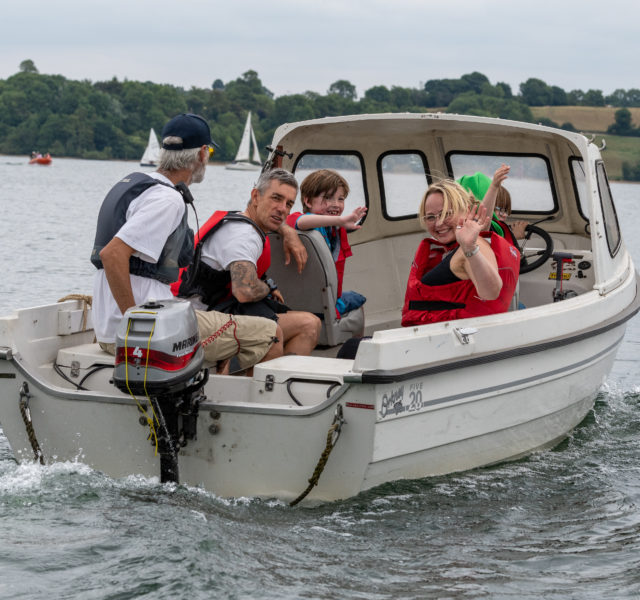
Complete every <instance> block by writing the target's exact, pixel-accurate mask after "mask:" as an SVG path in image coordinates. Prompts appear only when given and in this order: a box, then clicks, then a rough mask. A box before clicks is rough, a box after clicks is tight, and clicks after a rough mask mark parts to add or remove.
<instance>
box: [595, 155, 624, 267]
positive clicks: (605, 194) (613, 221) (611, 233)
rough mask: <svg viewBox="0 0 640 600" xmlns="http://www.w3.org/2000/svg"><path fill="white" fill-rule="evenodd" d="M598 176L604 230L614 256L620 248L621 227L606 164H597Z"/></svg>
mask: <svg viewBox="0 0 640 600" xmlns="http://www.w3.org/2000/svg"><path fill="white" fill-rule="evenodd" d="M596 175H597V178H598V192H599V193H600V205H601V206H602V216H603V217H604V230H605V232H606V235H607V244H608V246H609V252H610V254H611V256H614V255H615V253H616V252H617V251H618V248H619V247H620V226H619V224H618V215H617V214H616V208H615V206H614V205H613V198H612V197H611V190H610V189H609V181H608V180H607V173H606V172H605V170H604V163H602V162H599V163H597V164H596Z"/></svg>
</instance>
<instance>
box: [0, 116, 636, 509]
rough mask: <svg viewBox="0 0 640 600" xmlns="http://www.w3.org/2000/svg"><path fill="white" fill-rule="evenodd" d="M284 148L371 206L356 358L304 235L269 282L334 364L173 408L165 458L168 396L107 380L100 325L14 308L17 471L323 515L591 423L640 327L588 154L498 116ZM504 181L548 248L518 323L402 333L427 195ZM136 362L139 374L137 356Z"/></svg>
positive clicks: (318, 132)
mask: <svg viewBox="0 0 640 600" xmlns="http://www.w3.org/2000/svg"><path fill="white" fill-rule="evenodd" d="M273 148H274V150H273V151H272V153H271V155H270V157H269V159H268V163H269V164H270V165H282V166H284V167H285V168H287V169H290V170H293V171H294V172H295V173H296V174H297V175H298V176H299V179H301V178H302V177H303V176H304V174H305V173H306V172H308V171H309V170H311V169H316V168H319V167H328V168H334V169H337V170H339V171H340V172H341V174H343V176H345V177H346V178H347V180H348V181H349V183H350V187H351V193H350V195H349V197H348V203H350V205H352V206H355V205H360V204H363V203H366V204H367V206H368V209H369V210H368V214H367V217H366V219H365V221H364V223H363V225H362V228H361V229H359V230H358V231H356V232H353V233H352V234H350V242H351V244H352V249H353V253H354V254H353V256H352V257H351V258H350V259H348V260H347V265H346V273H345V283H344V285H345V289H354V290H357V291H358V292H360V293H362V294H364V295H365V296H366V297H367V302H366V304H365V333H366V334H367V335H368V336H372V337H371V338H370V339H365V340H363V341H362V342H361V343H360V345H359V347H358V350H357V354H356V355H355V358H354V359H338V358H334V357H335V356H336V351H337V349H338V347H339V345H340V344H341V343H342V342H344V341H345V339H347V338H348V337H350V335H351V331H350V323H349V319H343V320H342V321H337V320H336V317H335V311H334V308H333V307H334V304H335V289H336V275H335V268H334V267H333V261H332V260H331V257H330V256H329V252H328V248H327V247H326V244H324V242H322V241H320V242H319V243H318V240H317V238H316V235H315V234H314V233H313V232H312V233H309V234H305V235H304V236H303V239H304V240H305V243H306V244H307V246H308V249H309V256H310V257H309V263H308V265H307V267H306V268H305V271H304V273H303V274H302V276H298V275H297V272H296V269H295V268H294V267H293V266H291V267H284V266H281V265H280V261H279V258H278V256H277V255H276V254H277V250H278V248H279V246H280V245H279V244H277V243H272V247H273V249H274V257H273V266H272V272H271V274H272V276H273V277H274V278H275V279H276V281H277V282H278V284H279V287H280V289H281V290H282V291H283V293H284V296H285V299H286V300H287V303H288V304H289V305H290V306H292V308H306V309H308V310H311V311H313V312H319V313H323V314H324V324H323V328H324V331H323V337H322V341H323V343H324V346H323V347H319V348H318V349H317V350H316V351H315V352H314V355H313V356H309V357H304V356H285V357H281V358H279V359H277V360H274V361H270V362H266V363H262V364H259V365H256V367H255V369H254V372H253V376H252V377H242V376H222V375H213V374H210V375H209V378H208V381H206V382H205V379H204V378H202V379H198V381H197V385H196V383H194V384H193V385H194V389H195V387H198V386H200V385H201V386H202V387H201V388H200V390H199V391H198V392H197V393H195V392H194V395H193V396H190V399H189V401H188V402H185V403H183V406H182V408H180V409H179V410H178V409H176V410H174V411H173V414H168V413H167V411H165V410H164V409H162V410H163V412H164V413H165V414H164V417H165V418H164V419H161V420H162V421H163V422H164V421H169V425H168V426H167V427H165V426H164V425H161V423H160V421H157V420H155V421H154V420H153V419H152V423H155V427H156V432H157V434H158V436H159V437H160V438H162V437H163V436H162V432H163V431H167V432H169V434H167V435H165V436H164V449H163V447H162V443H161V444H160V451H159V452H158V453H156V449H155V445H154V443H153V442H154V437H153V435H152V436H151V441H149V439H148V436H149V426H148V425H149V422H148V420H147V418H145V417H144V415H141V412H140V409H139V405H142V406H143V407H144V408H146V409H147V411H148V412H150V410H149V409H150V406H156V404H157V403H158V400H157V398H159V397H160V396H162V390H160V391H159V392H158V391H153V392H152V393H151V394H150V395H149V397H147V396H146V395H145V394H143V393H141V392H139V391H138V392H134V396H136V397H135V398H133V397H132V396H131V394H129V393H127V392H123V391H121V390H120V389H119V388H116V387H115V386H114V385H113V384H112V383H111V381H110V380H111V379H112V378H113V377H114V370H113V359H112V357H110V356H109V355H107V354H105V353H103V352H101V351H100V349H99V348H98V346H97V345H96V344H94V343H93V331H92V329H91V311H90V308H87V307H86V306H83V302H82V301H81V300H68V301H65V302H61V303H60V304H56V305H48V306H39V307H35V308H26V309H22V310H17V311H15V313H14V314H13V315H10V316H7V317H4V318H0V423H1V425H2V429H3V431H4V434H5V435H6V436H7V438H8V440H9V443H10V445H11V448H12V449H13V452H14V454H15V457H16V459H17V460H18V461H30V460H34V457H35V458H38V459H40V458H41V459H42V460H43V461H46V462H50V461H66V460H71V461H73V460H77V461H81V462H83V463H86V464H88V465H90V466H91V467H93V468H95V469H98V470H100V471H103V472H105V473H107V474H109V475H110V476H113V477H122V476H126V475H129V474H134V473H135V474H142V475H144V476H158V475H161V479H162V480H175V481H179V482H181V483H184V484H188V485H193V486H202V487H204V488H205V489H207V490H211V491H212V492H214V493H215V494H217V495H219V496H222V497H232V496H235V497H237V496H256V497H275V498H280V499H283V500H286V501H291V500H293V499H296V498H297V497H298V496H299V494H302V493H303V492H308V496H307V500H315V501H326V500H334V499H340V498H346V497H350V496H353V495H356V494H358V493H359V492H361V491H362V490H366V489H369V488H372V487H374V486H377V485H379V484H382V483H385V482H389V481H393V480H398V479H403V478H421V477H426V476H431V475H441V474H447V473H452V472H456V471H462V470H466V469H473V468H476V467H481V466H483V465H489V464H493V463H497V462H500V461H507V460H511V459H516V458H518V457H522V456H524V455H527V454H528V453H531V452H534V451H539V450H543V449H545V448H549V447H552V446H554V445H555V444H557V443H558V442H560V441H561V440H562V439H563V438H565V437H566V436H567V434H568V433H569V432H571V430H572V429H573V428H574V427H576V425H578V424H579V423H580V422H581V421H582V420H583V419H584V417H585V416H586V415H587V413H588V412H589V411H590V410H591V409H592V407H593V404H594V401H595V398H596V395H597V394H598V391H599V389H600V387H601V385H602V384H603V382H604V380H605V378H606V377H607V374H608V373H609V371H610V369H611V366H612V363H613V360H614V357H615V354H616V350H617V348H618V346H619V345H620V343H621V341H622V338H623V336H624V333H625V328H626V324H627V321H628V320H629V319H630V318H631V317H632V316H633V315H635V314H636V312H637V311H638V310H639V308H640V296H639V294H638V276H637V274H636V272H635V269H634V265H633V264H632V260H631V257H630V255H629V253H628V252H627V249H626V248H625V244H624V241H623V239H622V237H621V233H620V228H619V223H618V217H617V215H616V210H615V206H614V203H613V199H612V197H611V193H610V190H609V184H608V182H607V177H606V173H605V167H604V163H603V161H602V159H601V156H600V153H599V150H598V148H597V147H596V146H595V145H594V144H592V143H590V142H589V141H588V140H587V139H586V138H585V137H584V136H582V135H579V134H575V133H570V132H566V131H562V130H559V129H553V128H548V127H542V126H537V125H532V124H526V123H519V122H511V121H504V120H499V119H488V118H482V117H466V116H456V115H445V114H386V115H358V116H352V117H334V118H333V117H332V118H326V119H319V120H313V121H306V122H301V123H291V124H285V125H282V126H281V127H279V128H278V129H277V130H276V132H275V134H274V140H273ZM501 163H507V164H509V165H511V173H510V177H509V179H508V180H507V182H506V184H505V186H506V187H507V189H509V191H510V193H511V196H512V206H513V210H514V217H516V218H518V219H523V220H526V221H527V222H529V223H531V224H536V226H537V228H538V229H537V230H535V229H534V230H535V231H537V232H538V233H540V234H541V235H542V237H537V238H536V236H535V235H534V236H532V237H531V239H529V240H528V241H527V240H525V244H526V248H525V249H524V254H525V255H526V256H527V258H526V260H525V265H524V268H523V273H522V274H521V277H520V282H519V290H518V291H517V297H516V298H514V302H513V306H514V308H516V307H518V306H520V309H519V310H516V309H514V310H510V311H509V312H506V313H502V314H496V315H491V316H483V317H477V318H469V319H464V320H458V321H450V322H444V323H436V324H431V325H424V326H419V327H410V328H401V327H400V316H401V314H400V312H401V307H402V304H403V299H404V291H405V285H406V280H407V276H408V272H409V267H410V264H411V261H412V258H413V255H414V252H415V250H416V248H417V246H418V243H419V241H420V240H421V239H422V237H423V236H424V235H425V234H424V232H423V231H422V230H421V229H420V227H419V224H418V222H417V219H416V217H415V215H416V211H417V207H418V203H419V199H420V196H421V194H422V193H423V192H424V189H425V188H426V186H427V184H428V182H429V181H430V180H431V179H432V178H434V177H436V176H439V175H449V176H453V177H456V178H457V177H459V176H460V175H463V174H471V173H474V172H476V171H482V172H485V173H488V174H492V173H493V170H494V169H495V167H496V166H497V165H499V164H501ZM347 210H348V208H347ZM535 239H538V242H536V241H535ZM540 240H544V243H542V242H540ZM551 244H552V245H553V249H552V248H551V247H547V246H550V245H551ZM523 306H524V308H522V307H523ZM149 310H150V311H151V313H153V314H159V309H157V310H155V309H153V307H151V308H149ZM154 310H155V312H154ZM142 329H143V330H144V331H146V332H147V334H148V335H149V340H150V342H151V341H152V340H153V336H152V335H150V334H149V333H148V332H149V328H147V329H145V328H144V327H143V328H142ZM351 329H352V330H353V329H354V328H351ZM355 329H357V327H355ZM154 335H155V334H154ZM180 347H181V346H180V344H178V345H177V346H176V347H175V348H174V350H175V349H176V348H178V349H179V348H180ZM135 351H136V352H137V353H138V354H134V356H138V355H140V356H144V346H143V345H141V346H140V347H137V346H136V348H135ZM183 354H184V353H183ZM138 374H139V368H138ZM198 377H200V376H198ZM116 379H117V378H116ZM120 381H122V377H120ZM149 381H150V380H149ZM193 381H194V382H195V381H196V380H195V379H194V380H193ZM145 385H146V383H145ZM190 385H191V384H190ZM180 393H181V392H180ZM154 394H156V396H157V397H156V396H154ZM198 394H199V395H198ZM165 400H166V399H165ZM174 400H175V399H174ZM179 403H180V402H178V404H179ZM158 406H160V405H158ZM165 406H166V405H165ZM185 406H186V408H185ZM170 412H171V411H169V413H170ZM160 416H161V417H162V415H160ZM170 430H171V431H173V433H171V431H170ZM167 440H168V441H167ZM171 440H173V442H172V444H173V446H171V443H169V442H170V441H171ZM161 442H162V439H161ZM168 446H170V447H169V449H167V447H168ZM310 478H311V482H310V483H308V481H309V480H310Z"/></svg>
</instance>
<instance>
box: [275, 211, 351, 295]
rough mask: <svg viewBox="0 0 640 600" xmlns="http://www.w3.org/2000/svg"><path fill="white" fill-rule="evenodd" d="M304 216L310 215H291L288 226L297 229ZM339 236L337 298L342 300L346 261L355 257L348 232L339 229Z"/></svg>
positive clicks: (288, 218)
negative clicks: (299, 219)
mask: <svg viewBox="0 0 640 600" xmlns="http://www.w3.org/2000/svg"><path fill="white" fill-rule="evenodd" d="M304 214H308V213H301V212H297V213H293V214H290V215H289V216H288V217H287V225H289V226H290V227H293V228H294V229H295V228H296V221H297V220H298V217H301V216H302V215H304ZM338 236H339V237H340V253H339V254H338V258H337V259H336V261H335V264H336V275H337V277H338V291H337V296H336V298H340V296H342V280H343V279H344V266H345V261H346V260H347V258H349V257H350V256H352V255H353V252H351V246H350V245H349V240H348V239H347V230H346V229H345V228H344V227H338Z"/></svg>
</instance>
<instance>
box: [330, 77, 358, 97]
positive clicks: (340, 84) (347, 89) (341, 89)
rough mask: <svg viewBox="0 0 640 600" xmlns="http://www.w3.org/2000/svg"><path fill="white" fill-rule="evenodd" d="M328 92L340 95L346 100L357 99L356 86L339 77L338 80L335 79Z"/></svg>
mask: <svg viewBox="0 0 640 600" xmlns="http://www.w3.org/2000/svg"><path fill="white" fill-rule="evenodd" d="M327 94H329V95H333V94H335V95H336V96H340V97H341V98H344V99H345V100H355V99H356V96H357V94H356V86H355V85H353V84H352V83H351V82H349V81H347V80H346V79H339V80H338V81H334V82H333V83H332V84H331V85H330V86H329V90H328V91H327Z"/></svg>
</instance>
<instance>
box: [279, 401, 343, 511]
mask: <svg viewBox="0 0 640 600" xmlns="http://www.w3.org/2000/svg"><path fill="white" fill-rule="evenodd" d="M343 423H344V418H343V417H342V405H341V404H338V406H337V407H336V413H335V415H334V416H333V423H331V426H330V427H329V431H327V445H326V446H325V448H324V451H323V452H322V454H321V455H320V460H318V464H317V465H316V468H315V469H314V471H313V475H312V476H311V478H310V479H309V485H308V486H307V489H305V490H304V492H302V494H300V495H299V496H298V497H297V498H296V499H295V500H293V501H291V502H289V506H295V505H296V504H298V502H300V500H303V499H304V498H305V497H306V496H307V494H308V493H309V492H310V491H311V490H312V489H313V487H314V486H316V485H318V481H319V479H320V475H322V471H324V467H325V465H326V464H327V461H328V460H329V454H331V451H332V450H333V448H334V447H335V445H336V443H337V442H338V438H339V437H340V431H341V430H342V424H343Z"/></svg>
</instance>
